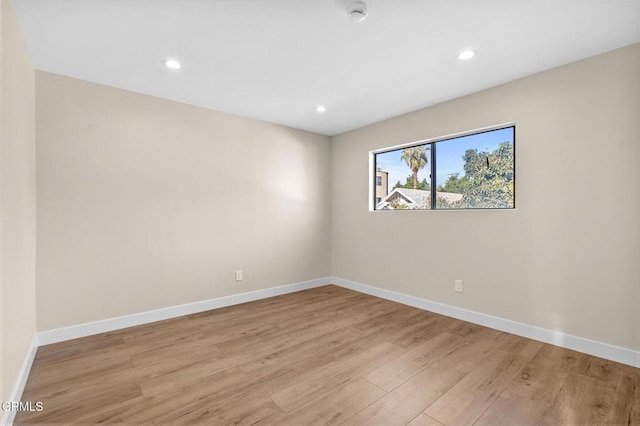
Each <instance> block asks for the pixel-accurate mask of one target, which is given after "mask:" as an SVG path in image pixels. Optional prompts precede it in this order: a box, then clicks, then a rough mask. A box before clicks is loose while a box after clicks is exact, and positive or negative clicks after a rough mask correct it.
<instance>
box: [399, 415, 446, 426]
mask: <svg viewBox="0 0 640 426" xmlns="http://www.w3.org/2000/svg"><path fill="white" fill-rule="evenodd" d="M407 426H444V425H443V424H442V423H440V422H439V421H437V420H436V419H434V418H432V417H429V416H427V415H426V414H424V413H422V414H420V415H419V416H417V417H416V418H415V419H413V420H412V421H411V422H410V423H407Z"/></svg>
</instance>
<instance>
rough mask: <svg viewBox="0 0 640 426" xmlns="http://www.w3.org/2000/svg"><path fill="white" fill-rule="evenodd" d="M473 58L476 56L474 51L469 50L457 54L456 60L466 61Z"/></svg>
mask: <svg viewBox="0 0 640 426" xmlns="http://www.w3.org/2000/svg"><path fill="white" fill-rule="evenodd" d="M474 56H476V51H475V50H471V49H467V50H463V51H462V52H460V53H458V59H460V60H461V61H466V60H467V59H471V58H473V57H474Z"/></svg>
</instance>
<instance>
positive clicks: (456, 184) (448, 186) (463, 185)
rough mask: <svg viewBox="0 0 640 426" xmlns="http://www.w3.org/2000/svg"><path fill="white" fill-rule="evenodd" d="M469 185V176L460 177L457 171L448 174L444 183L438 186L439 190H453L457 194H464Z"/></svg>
mask: <svg viewBox="0 0 640 426" xmlns="http://www.w3.org/2000/svg"><path fill="white" fill-rule="evenodd" d="M468 187H469V177H468V176H466V175H465V176H462V177H460V174H459V173H454V174H452V175H450V176H449V178H448V179H447V181H446V182H445V183H444V185H440V186H439V187H438V191H440V192H455V193H457V194H464V193H465V192H466V190H467V188H468Z"/></svg>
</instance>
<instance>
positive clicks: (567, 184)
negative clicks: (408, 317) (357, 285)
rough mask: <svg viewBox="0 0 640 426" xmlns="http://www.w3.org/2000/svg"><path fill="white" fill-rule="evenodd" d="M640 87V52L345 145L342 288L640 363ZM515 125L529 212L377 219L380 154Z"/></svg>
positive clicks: (337, 258) (335, 251) (339, 185)
mask: <svg viewBox="0 0 640 426" xmlns="http://www.w3.org/2000/svg"><path fill="white" fill-rule="evenodd" d="M639 75H640V44H636V45H633V46H630V47H627V48H624V49H620V50H617V51H613V52H609V53H606V54H603V55H600V56H596V57H593V58H590V59H587V60H584V61H581V62H578V63H574V64H570V65H567V66H564V67H561V68H557V69H553V70H550V71H547V72H544V73H541V74H537V75H534V76H532V77H528V78H525V79H522V80H518V81H515V82H512V83H509V84H505V85H503V86H499V87H495V88H492V89H489V90H486V91H483V92H480V93H476V94H473V95H470V96H467V97H463V98H460V99H457V100H453V101H450V102H447V103H444V104H441V105H438V106H434V107H431V108H427V109H424V110H420V111H417V112H414V113H410V114H407V115H403V116H400V117H397V118H394V119H390V120H387V121H384V122H380V123H377V124H374V125H371V126H368V127H365V128H362V129H359V130H355V131H352V132H349V133H345V134H343V135H339V136H337V137H335V138H334V139H333V142H332V174H333V191H332V198H333V215H332V221H333V224H332V232H333V240H332V270H333V271H332V272H333V275H334V276H337V277H341V278H345V279H349V280H353V281H357V282H361V283H365V284H370V285H373V286H377V287H381V288H385V289H390V290H394V291H399V292H402V293H406V294H409V295H413V296H417V297H421V298H426V299H430V300H433V301H438V302H442V303H446V304H450V305H454V306H458V307H462V308H466V309H471V310H474V311H478V312H481V313H485V314H490V315H495V316H498V317H502V318H506V319H510V320H515V321H520V322H523V323H526V324H531V325H535V326H540V327H544V328H547V329H552V330H559V331H563V332H565V333H569V334H572V335H576V336H580V337H584V338H588V339H594V340H597V341H601V342H606V343H610V344H613V345H618V346H622V347H626V348H631V349H636V350H640V319H639V318H640V317H639V316H638V312H640V299H639V298H638V297H639V296H638V292H639V290H638V288H639V286H640V262H639V259H640V219H639V217H640V216H639V213H638V212H639V211H640V190H639V189H638V184H639V182H640V167H638V164H639V163H638V159H639V158H640V142H639V141H640V78H638V76H639ZM510 121H515V122H516V125H517V130H516V133H517V134H516V139H517V140H516V156H517V157H516V205H517V208H516V209H515V210H505V211H411V212H406V211H404V212H369V211H368V209H367V207H368V203H367V201H368V200H367V196H368V193H369V192H368V188H367V185H368V182H369V179H368V178H367V174H368V170H367V167H368V157H367V154H368V151H369V150H373V149H378V148H384V147H387V146H392V145H397V144H401V143H405V142H411V141H417V140H421V139H426V138H431V137H437V136H441V135H447V134H451V133H456V132H461V131H466V130H471V129H475V128H481V127H485V126H490V125H495V124H500V123H504V122H510ZM354 175H355V176H361V179H359V180H354V179H353V176H354ZM344 182H349V185H345V184H344ZM454 279H462V280H464V284H465V291H464V293H462V294H459V293H455V292H454V291H453V281H454Z"/></svg>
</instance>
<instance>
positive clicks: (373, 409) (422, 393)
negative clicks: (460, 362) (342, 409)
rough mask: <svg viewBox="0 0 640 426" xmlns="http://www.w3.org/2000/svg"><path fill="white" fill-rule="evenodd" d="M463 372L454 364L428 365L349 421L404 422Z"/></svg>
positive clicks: (437, 395)
mask: <svg viewBox="0 0 640 426" xmlns="http://www.w3.org/2000/svg"><path fill="white" fill-rule="evenodd" d="M464 376H465V373H461V372H460V371H458V370H455V369H453V368H442V367H441V366H438V365H435V366H431V367H427V368H425V369H423V370H422V371H421V372H420V373H418V374H417V375H415V376H414V377H412V378H411V379H409V380H407V381H406V382H404V383H403V384H401V385H400V386H398V387H397V388H395V389H394V390H392V391H391V392H389V393H387V394H386V395H385V396H383V397H382V398H380V399H379V400H377V401H376V402H374V403H373V404H371V405H369V406H368V407H366V408H365V409H364V410H362V411H360V412H359V413H357V414H356V415H355V416H353V417H351V418H350V419H349V420H348V423H351V424H367V425H405V424H407V423H408V422H410V421H411V420H412V419H413V418H415V417H416V416H417V415H419V414H420V413H421V412H422V411H424V409H425V408H427V407H428V406H429V405H431V403H433V402H434V401H435V400H437V399H438V398H440V397H441V396H442V395H443V394H444V393H445V392H446V391H447V390H449V389H450V388H451V387H452V386H454V385H455V384H456V383H458V382H459V381H460V380H461V379H462V378H463V377H464Z"/></svg>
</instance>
